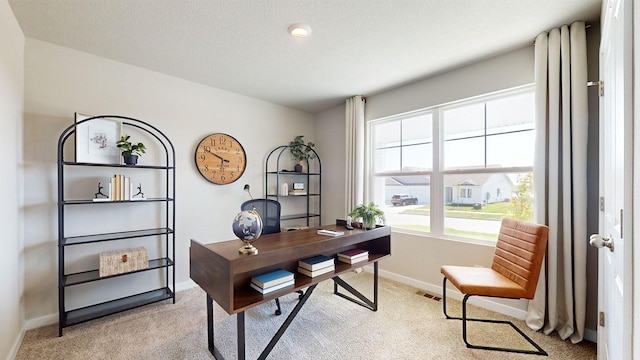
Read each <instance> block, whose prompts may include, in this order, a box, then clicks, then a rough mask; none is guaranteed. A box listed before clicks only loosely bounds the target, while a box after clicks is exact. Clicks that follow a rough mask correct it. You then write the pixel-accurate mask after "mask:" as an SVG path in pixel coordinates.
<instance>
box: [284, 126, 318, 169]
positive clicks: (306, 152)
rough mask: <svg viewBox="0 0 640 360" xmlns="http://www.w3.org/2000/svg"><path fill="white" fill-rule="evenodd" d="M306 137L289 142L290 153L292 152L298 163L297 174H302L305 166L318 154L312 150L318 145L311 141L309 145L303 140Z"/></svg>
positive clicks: (298, 137) (299, 136) (299, 137)
mask: <svg viewBox="0 0 640 360" xmlns="http://www.w3.org/2000/svg"><path fill="white" fill-rule="evenodd" d="M303 137H304V135H298V136H296V137H295V139H293V140H292V141H291V142H289V151H291V157H292V158H293V159H294V160H296V161H297V162H298V163H297V164H296V166H295V168H294V170H295V171H296V172H302V170H303V165H304V164H305V163H306V162H307V161H308V160H309V159H315V158H316V153H315V152H314V151H313V150H312V149H313V147H314V146H316V144H314V143H313V142H311V141H309V142H308V143H306V144H305V143H304V140H303V139H302V138H303Z"/></svg>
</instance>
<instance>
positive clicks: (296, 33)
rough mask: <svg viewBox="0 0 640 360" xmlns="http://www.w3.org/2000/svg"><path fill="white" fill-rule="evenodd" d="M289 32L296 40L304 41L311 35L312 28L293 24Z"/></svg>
mask: <svg viewBox="0 0 640 360" xmlns="http://www.w3.org/2000/svg"><path fill="white" fill-rule="evenodd" d="M287 31H288V32H289V35H291V36H293V37H294V38H297V39H304V38H306V37H307V36H309V35H310V34H311V27H309V25H306V24H291V25H289V28H288V29H287Z"/></svg>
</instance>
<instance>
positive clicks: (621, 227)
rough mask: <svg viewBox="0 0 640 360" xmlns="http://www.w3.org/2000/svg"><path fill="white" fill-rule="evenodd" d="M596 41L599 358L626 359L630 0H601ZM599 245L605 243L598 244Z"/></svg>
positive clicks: (595, 241)
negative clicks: (601, 15)
mask: <svg viewBox="0 0 640 360" xmlns="http://www.w3.org/2000/svg"><path fill="white" fill-rule="evenodd" d="M605 1H607V3H606V7H605V16H604V22H603V27H602V37H601V42H600V77H601V81H602V82H603V94H602V95H603V96H601V97H600V170H599V171H600V176H599V178H600V215H599V226H598V231H599V234H594V235H593V236H592V237H591V240H592V241H591V243H592V245H594V246H598V247H601V249H600V250H599V255H598V278H599V281H598V311H599V326H598V359H607V360H608V359H611V360H617V359H631V357H632V352H631V350H632V348H631V328H632V317H631V316H630V314H632V307H631V304H632V297H631V296H632V293H631V290H632V286H631V284H632V278H631V275H632V273H631V255H632V249H631V240H630V239H631V234H632V233H631V226H632V217H631V210H632V207H631V204H632V203H631V198H632V191H631V184H632V182H631V181H632V177H631V174H632V173H631V171H632V166H631V164H632V157H631V154H632V137H631V136H632V128H631V123H632V112H631V104H632V103H631V101H632V97H631V95H632V94H631V74H632V72H631V0H605ZM603 245H605V246H604V247H603Z"/></svg>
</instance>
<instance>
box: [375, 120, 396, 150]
mask: <svg viewBox="0 0 640 360" xmlns="http://www.w3.org/2000/svg"><path fill="white" fill-rule="evenodd" d="M373 134H374V143H373V144H374V147H375V148H376V149H380V148H386V147H390V146H399V145H400V121H389V122H384V123H379V124H375V125H374V127H373Z"/></svg>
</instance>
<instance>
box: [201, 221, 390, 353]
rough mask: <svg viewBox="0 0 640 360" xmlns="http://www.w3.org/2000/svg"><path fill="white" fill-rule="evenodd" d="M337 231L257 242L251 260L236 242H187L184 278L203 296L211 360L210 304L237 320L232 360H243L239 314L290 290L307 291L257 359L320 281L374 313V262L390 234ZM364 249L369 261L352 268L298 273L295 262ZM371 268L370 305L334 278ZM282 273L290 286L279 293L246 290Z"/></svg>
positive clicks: (296, 233)
mask: <svg viewBox="0 0 640 360" xmlns="http://www.w3.org/2000/svg"><path fill="white" fill-rule="evenodd" d="M338 224H339V225H329V226H321V227H319V228H322V229H332V230H340V231H344V235H342V236H335V237H334V236H326V235H318V234H316V230H317V229H319V228H310V229H304V230H297V231H289V232H283V233H277V234H269V235H264V236H261V237H260V238H259V239H258V240H257V241H256V242H255V243H254V245H255V246H256V247H257V248H258V249H259V253H258V254H255V255H247V254H240V253H239V252H238V249H239V248H240V246H242V242H241V241H240V240H231V241H224V242H218V243H213V244H207V245H203V244H201V243H199V242H197V241H195V240H191V247H190V259H191V261H190V276H191V279H193V281H195V282H196V283H197V284H198V285H200V287H201V288H202V289H203V290H204V291H205V292H206V293H207V315H208V320H207V323H208V324H207V325H208V327H207V333H208V340H209V351H210V352H211V353H212V354H213V356H215V358H216V359H223V357H222V354H220V352H219V351H218V349H217V348H216V347H215V345H214V341H213V340H214V338H213V333H214V331H213V330H214V329H213V303H212V300H215V301H216V303H218V305H220V306H221V307H222V308H223V309H224V310H225V311H226V312H227V313H228V314H230V315H231V314H237V323H238V325H237V326H238V359H244V358H245V341H244V336H245V334H244V311H245V310H247V309H250V308H252V307H254V306H257V305H259V304H262V303H265V302H269V301H271V300H274V299H275V298H278V297H281V296H283V295H286V294H288V293H291V292H294V291H296V290H301V289H304V288H307V290H306V291H305V293H304V295H301V298H300V301H299V302H298V304H297V305H296V307H295V308H294V309H293V310H292V311H291V313H290V314H289V316H288V317H287V319H286V320H285V321H284V323H283V324H282V326H281V327H280V329H279V330H278V332H277V333H276V334H275V335H274V337H273V339H272V340H271V342H270V343H269V344H268V345H267V347H266V348H265V349H264V351H263V352H262V354H261V355H260V357H259V359H265V358H266V357H267V355H268V354H269V352H270V351H271V350H272V349H273V347H274V346H275V344H276V343H277V341H278V340H279V338H280V337H281V336H282V334H283V333H284V331H285V330H286V329H287V327H288V326H289V324H290V323H291V321H293V319H294V318H295V316H296V314H297V313H298V311H300V309H301V308H302V306H303V305H304V303H305V302H306V301H307V299H308V298H309V296H310V295H311V294H312V293H313V290H314V289H315V287H316V285H317V284H318V283H319V282H321V281H324V280H328V279H332V280H333V281H334V293H335V294H336V295H339V296H341V297H343V298H345V299H348V300H350V301H353V302H355V303H357V304H359V305H362V306H364V307H367V308H368V309H370V310H372V311H376V310H377V306H378V305H377V304H378V261H379V260H380V259H382V258H385V257H387V256H389V255H390V254H391V230H390V228H389V227H379V228H376V229H373V230H367V231H364V230H361V229H354V230H346V229H345V228H344V227H343V226H341V224H342V222H340V221H339V222H338ZM356 248H358V249H364V250H368V251H369V260H368V261H366V262H365V261H363V262H359V263H357V264H354V265H352V264H347V263H343V262H340V261H337V260H336V264H335V271H333V272H330V273H327V274H324V275H320V276H317V277H314V278H310V277H307V276H305V275H302V274H300V273H298V260H300V259H304V258H307V257H310V256H313V255H319V254H322V255H327V256H332V257H335V255H336V254H337V253H339V252H342V251H345V250H349V249H356ZM371 263H373V266H374V293H373V301H371V300H369V299H367V298H366V297H365V296H364V295H362V294H361V293H359V292H358V291H357V290H356V289H354V288H353V287H351V286H350V285H349V284H347V283H346V282H345V281H344V280H343V279H341V278H340V277H339V275H340V274H342V273H345V272H347V271H350V270H353V269H355V268H360V267H362V266H364V265H367V264H371ZM278 268H282V269H285V270H289V271H291V272H293V273H294V274H296V275H295V285H294V286H293V287H288V288H286V289H282V290H279V291H274V292H272V293H269V294H265V295H262V294H260V293H259V292H257V291H255V290H253V289H252V288H251V286H250V285H249V284H250V282H251V277H252V276H255V275H258V274H262V273H265V272H267V271H270V270H275V269H278ZM338 286H340V287H342V288H344V289H345V290H347V291H348V292H349V293H351V294H352V295H354V296H355V297H356V298H357V299H354V298H352V297H350V296H347V295H345V294H343V293H340V292H339V291H338Z"/></svg>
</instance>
